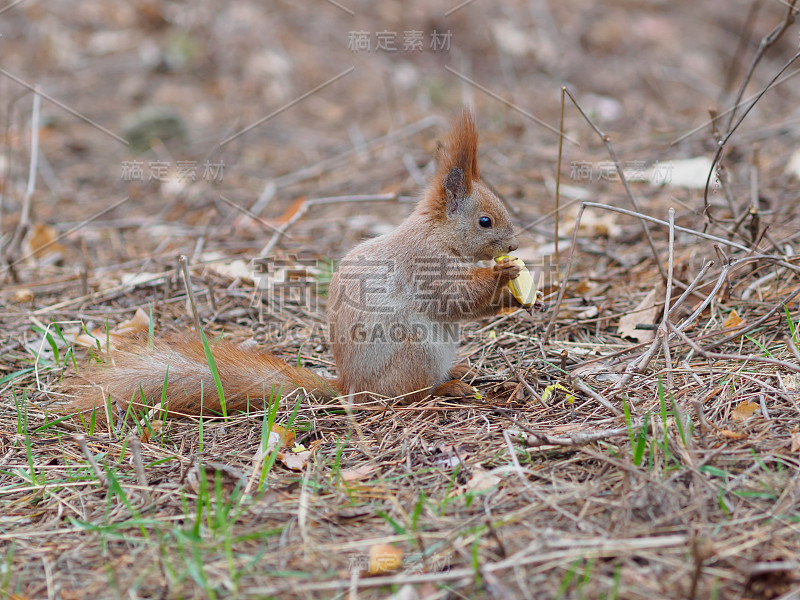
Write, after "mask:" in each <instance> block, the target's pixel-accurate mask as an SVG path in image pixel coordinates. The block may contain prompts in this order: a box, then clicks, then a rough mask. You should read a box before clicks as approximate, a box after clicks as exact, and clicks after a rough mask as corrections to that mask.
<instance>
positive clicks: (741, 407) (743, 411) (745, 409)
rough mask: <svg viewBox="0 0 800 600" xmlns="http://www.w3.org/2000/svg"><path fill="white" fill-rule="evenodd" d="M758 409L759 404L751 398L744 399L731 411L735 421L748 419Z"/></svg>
mask: <svg viewBox="0 0 800 600" xmlns="http://www.w3.org/2000/svg"><path fill="white" fill-rule="evenodd" d="M757 410H758V404H756V403H755V402H750V401H749V400H742V401H741V402H740V403H739V404H738V405H737V406H736V408H734V409H733V412H732V413H731V418H732V419H733V420H734V421H746V420H747V419H749V418H750V417H752V416H753V413H754V412H756V411H757Z"/></svg>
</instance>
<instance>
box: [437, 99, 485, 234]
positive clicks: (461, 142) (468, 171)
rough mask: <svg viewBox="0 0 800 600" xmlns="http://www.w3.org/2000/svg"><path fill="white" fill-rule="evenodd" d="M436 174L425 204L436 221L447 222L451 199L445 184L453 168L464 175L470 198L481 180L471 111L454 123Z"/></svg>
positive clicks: (441, 150) (442, 147) (473, 119)
mask: <svg viewBox="0 0 800 600" xmlns="http://www.w3.org/2000/svg"><path fill="white" fill-rule="evenodd" d="M436 162H437V168H436V174H435V175H434V176H433V178H432V179H431V183H430V187H429V188H428V192H427V193H426V194H425V197H424V199H423V203H424V204H425V205H426V208H427V210H428V211H429V213H430V215H431V217H432V218H435V219H438V220H446V218H447V203H448V198H447V195H446V194H445V193H444V191H443V190H442V182H443V181H444V179H445V177H447V174H448V173H449V172H450V170H451V169H452V168H453V167H458V168H459V169H461V171H462V172H463V173H464V184H465V188H466V194H467V195H469V194H471V193H472V182H473V181H479V180H480V178H481V174H480V170H479V169H478V131H477V128H476V126H475V117H474V116H473V115H472V112H471V111H470V110H469V109H466V108H465V109H464V110H463V111H462V112H461V114H460V115H459V116H458V117H457V118H456V119H455V120H454V121H453V125H452V128H451V129H450V134H449V135H448V136H447V142H446V144H445V145H444V146H441V147H440V148H439V151H438V153H437V157H436Z"/></svg>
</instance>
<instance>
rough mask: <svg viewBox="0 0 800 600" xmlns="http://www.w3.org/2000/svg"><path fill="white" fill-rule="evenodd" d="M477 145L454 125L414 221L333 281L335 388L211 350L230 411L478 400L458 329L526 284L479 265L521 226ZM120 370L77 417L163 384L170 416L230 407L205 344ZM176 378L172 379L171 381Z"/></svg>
mask: <svg viewBox="0 0 800 600" xmlns="http://www.w3.org/2000/svg"><path fill="white" fill-rule="evenodd" d="M477 145H478V135H477V132H476V128H475V119H474V117H473V115H472V113H471V111H469V110H468V109H464V110H463V112H462V113H461V114H460V115H459V116H458V117H457V118H456V119H455V121H454V122H453V125H452V129H451V132H450V134H449V137H448V139H447V141H446V143H445V144H444V146H443V147H442V148H440V150H439V155H438V157H437V171H436V173H435V175H434V176H433V177H432V179H431V181H430V184H429V186H428V188H427V189H426V190H425V191H424V193H423V194H422V197H421V199H420V200H419V202H418V204H417V205H416V208H415V209H414V211H413V212H412V214H411V215H410V216H409V217H408V218H407V219H406V220H405V221H403V223H401V224H400V225H399V226H398V227H397V228H396V229H395V230H394V231H392V232H391V233H389V234H386V235H382V236H379V237H376V238H373V239H370V240H367V241H365V242H362V243H361V244H359V245H358V246H356V247H355V248H353V250H351V251H350V252H349V253H348V254H347V255H346V256H345V257H344V259H343V260H342V262H341V263H340V265H339V268H338V270H337V271H336V273H335V274H334V276H333V279H332V281H331V285H330V294H329V299H328V325H329V337H330V341H331V346H332V349H333V356H334V359H335V363H336V367H337V369H338V371H339V377H338V378H336V379H333V380H328V379H325V378H323V377H321V376H319V375H317V374H316V373H314V372H313V371H311V370H309V369H305V368H300V367H295V366H292V365H289V364H287V363H285V362H283V361H282V360H280V359H279V358H277V357H275V356H272V355H270V354H266V353H263V352H260V351H258V350H256V349H244V348H242V347H240V346H239V345H237V344H234V343H232V342H226V341H221V342H217V343H215V344H213V345H212V351H213V355H214V361H215V364H216V367H217V370H218V372H219V376H220V379H221V381H222V388H223V391H224V396H225V404H226V408H227V410H228V411H238V410H245V409H246V408H248V407H249V406H253V407H260V406H261V405H262V402H263V399H269V397H270V394H271V391H272V390H274V391H275V392H277V391H278V390H279V389H282V391H283V393H284V394H285V393H288V392H290V391H292V390H295V389H297V388H303V389H305V390H306V391H308V392H310V393H312V394H313V395H314V396H315V397H317V398H319V399H329V398H334V397H337V396H344V395H348V394H355V393H360V392H372V393H374V394H378V395H381V396H383V397H387V398H398V397H402V399H403V400H404V401H412V400H415V399H419V398H421V397H423V396H425V395H426V394H429V393H432V394H434V395H441V396H471V395H473V394H474V393H475V390H474V388H472V387H471V386H470V385H468V384H467V383H466V382H464V381H462V380H461V379H460V376H463V375H464V374H465V373H466V368H464V367H459V366H454V360H455V354H456V350H457V347H458V341H459V340H458V338H459V329H458V324H459V322H461V321H465V320H468V319H477V318H480V317H484V316H488V315H492V314H496V313H498V312H500V311H501V310H502V309H503V308H509V307H519V306H521V305H520V303H519V302H518V301H517V300H516V299H515V298H514V297H513V295H512V294H511V293H510V291H509V290H508V287H507V286H506V285H505V284H506V283H508V282H509V281H510V280H512V279H514V278H515V277H517V275H519V272H520V268H519V267H518V266H516V265H515V264H513V260H510V259H503V260H501V261H500V262H497V263H495V264H493V265H492V266H491V267H478V266H477V264H476V263H477V261H481V260H489V259H494V258H496V257H499V256H501V255H505V254H508V253H509V252H513V251H514V250H516V249H517V247H518V242H517V238H516V237H515V235H514V231H513V226H512V223H511V217H510V215H509V213H508V211H507V210H506V208H505V206H504V205H503V203H502V202H501V201H500V200H499V199H498V198H497V196H496V195H495V194H494V193H493V192H492V191H491V189H490V188H489V187H488V186H487V185H486V184H485V183H483V182H482V181H481V179H480V172H479V170H478V162H477ZM113 357H114V364H113V366H111V367H94V368H93V369H91V370H90V372H89V373H88V375H87V378H88V379H89V381H91V382H92V383H93V385H92V386H87V387H82V388H78V389H77V399H76V400H75V402H73V403H72V404H70V405H69V406H68V407H67V408H68V409H69V410H70V411H73V412H74V411H87V410H91V409H93V408H94V407H95V405H97V407H98V409H99V410H98V412H104V409H103V406H104V403H105V401H106V398H107V396H104V395H103V394H102V393H101V390H102V391H103V393H106V394H108V395H110V397H111V399H112V400H113V401H114V402H115V403H116V404H117V406H121V407H123V408H124V407H126V406H127V404H128V402H129V401H130V400H131V398H134V401H135V402H137V403H146V404H148V405H150V406H154V405H160V402H161V397H162V388H163V385H164V381H165V378H167V379H168V387H167V393H166V398H167V399H168V403H169V404H168V407H169V411H170V413H175V414H197V413H198V412H199V411H200V408H201V382H202V406H203V411H204V412H205V413H206V414H209V413H213V412H219V411H220V409H221V407H220V402H219V399H218V398H217V392H216V386H215V383H214V380H213V378H212V375H211V372H210V369H209V367H208V362H207V359H206V355H205V351H204V349H203V345H202V342H201V341H200V340H199V339H198V336H197V335H196V334H188V333H187V334H182V335H172V336H168V337H164V338H161V339H156V340H155V341H154V342H153V343H152V344H148V343H147V342H146V341H144V340H142V339H132V340H130V341H128V342H127V343H126V344H124V345H123V346H122V347H121V348H119V349H118V350H116V351H115V352H114V355H113ZM167 369H168V372H167Z"/></svg>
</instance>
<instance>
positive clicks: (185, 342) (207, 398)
mask: <svg viewBox="0 0 800 600" xmlns="http://www.w3.org/2000/svg"><path fill="white" fill-rule="evenodd" d="M211 352H212V354H213V356H214V363H215V365H216V368H217V372H218V373H219V378H220V381H221V383H222V390H223V393H224V396H225V405H226V410H227V412H231V411H244V410H248V409H249V410H259V409H261V408H262V407H263V406H264V404H265V403H268V402H269V400H270V396H271V394H272V393H273V390H274V394H275V395H276V396H277V394H278V392H279V390H282V392H281V393H282V395H286V394H287V393H288V392H290V391H292V390H295V389H297V388H304V389H305V390H306V391H308V392H310V393H313V394H314V395H315V396H316V397H317V398H321V399H329V398H333V397H335V396H338V395H341V392H340V391H339V390H338V389H337V386H336V382H335V381H334V380H327V379H325V378H324V377H320V376H319V375H317V374H316V373H314V372H313V371H311V370H309V369H304V368H300V367H294V366H291V365H289V364H287V363H286V362H284V361H282V360H281V359H279V358H278V357H276V356H272V355H270V354H266V353H264V352H261V351H259V350H258V349H255V348H242V347H241V346H239V345H238V344H235V343H232V342H227V341H221V342H216V343H213V344H211ZM112 360H113V365H98V366H92V367H90V368H89V370H88V372H86V373H81V377H82V378H85V379H86V380H87V381H89V382H91V384H87V385H80V386H79V385H76V382H75V381H74V380H73V385H71V386H70V387H71V388H72V391H73V393H74V394H75V400H74V402H71V403H70V404H68V405H66V406H62V407H59V408H58V412H60V413H62V414H66V413H77V412H81V413H83V414H84V417H86V415H87V414H88V413H90V412H91V411H92V410H94V409H95V407H97V415H98V417H100V416H103V415H104V414H105V404H104V402H105V398H107V397H110V398H111V403H112V406H117V407H119V408H120V409H122V410H125V409H126V408H127V406H128V404H129V403H130V402H131V399H133V402H134V403H136V404H137V405H138V404H141V405H147V406H151V407H152V406H160V405H161V397H162V392H163V388H164V381H165V380H166V381H167V393H166V403H167V408H168V410H169V415H170V416H179V415H182V414H183V415H197V414H200V410H201V405H202V411H203V414H206V415H212V414H221V413H222V407H221V406H220V400H219V397H218V395H217V386H216V384H215V382H214V378H213V376H212V374H211V369H210V367H209V364H208V361H207V359H206V354H205V350H204V348H203V344H202V342H201V341H200V340H199V339H197V337H196V336H194V335H172V336H168V337H164V338H161V339H156V340H154V341H153V343H152V344H150V343H148V341H147V340H146V339H141V338H136V339H131V340H130V341H127V342H125V343H124V344H123V345H122V346H121V347H120V348H119V349H117V350H114V351H113V352H112ZM201 382H202V383H201ZM104 394H105V395H104Z"/></svg>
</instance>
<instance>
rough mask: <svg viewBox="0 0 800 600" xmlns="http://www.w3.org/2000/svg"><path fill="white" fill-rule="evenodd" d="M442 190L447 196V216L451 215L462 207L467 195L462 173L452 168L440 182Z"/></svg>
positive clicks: (456, 168)
mask: <svg viewBox="0 0 800 600" xmlns="http://www.w3.org/2000/svg"><path fill="white" fill-rule="evenodd" d="M442 189H443V191H444V193H445V194H446V196H447V214H448V216H449V215H453V214H455V213H456V212H458V210H459V208H461V207H462V206H463V204H464V197H465V196H466V195H467V187H466V181H465V180H464V171H462V170H461V169H460V168H458V167H452V168H451V169H450V171H448V173H447V175H445V177H444V180H443V181H442Z"/></svg>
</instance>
